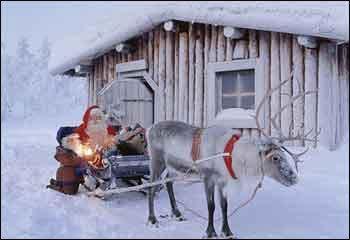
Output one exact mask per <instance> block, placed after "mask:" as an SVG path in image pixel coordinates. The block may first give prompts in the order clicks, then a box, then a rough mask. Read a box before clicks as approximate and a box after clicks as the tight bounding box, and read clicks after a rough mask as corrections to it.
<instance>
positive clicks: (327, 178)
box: [1, 118, 349, 238]
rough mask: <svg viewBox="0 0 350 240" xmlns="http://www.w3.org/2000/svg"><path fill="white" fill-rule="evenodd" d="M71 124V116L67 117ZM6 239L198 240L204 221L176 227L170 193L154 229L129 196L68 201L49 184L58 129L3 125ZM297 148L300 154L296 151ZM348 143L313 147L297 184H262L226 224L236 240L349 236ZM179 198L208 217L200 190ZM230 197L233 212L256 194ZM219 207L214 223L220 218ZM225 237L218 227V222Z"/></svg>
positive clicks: (159, 202) (142, 204) (159, 200)
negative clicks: (331, 148)
mask: <svg viewBox="0 0 350 240" xmlns="http://www.w3.org/2000/svg"><path fill="white" fill-rule="evenodd" d="M67 120H68V118H67ZM2 128H3V129H2V130H3V131H2V132H1V134H2V135H1V138H2V141H1V150H2V151H1V237H2V238H200V237H202V236H203V234H204V231H205V228H206V225H207V223H206V221H204V220H203V219H200V218H198V217H197V216H196V215H194V214H193V213H191V212H190V211H188V210H185V209H184V207H183V206H182V205H180V206H179V207H180V210H181V211H182V212H183V213H184V215H185V217H186V218H187V221H184V222H175V221H173V220H171V219H170V218H169V217H167V215H169V214H170V204H169V199H168V196H167V194H166V192H165V191H162V192H160V194H159V195H158V196H157V197H156V200H155V207H156V214H157V216H159V215H163V216H164V218H161V217H159V220H160V227H159V228H156V229H155V228H149V227H147V226H146V220H147V211H148V207H147V198H146V197H145V196H144V195H142V194H140V193H134V192H132V193H125V194H120V195H117V196H115V197H114V198H113V199H112V200H110V201H101V200H99V199H96V198H89V197H87V196H85V195H84V194H83V192H82V191H81V192H80V193H79V194H78V195H76V196H67V195H64V194H61V193H58V192H55V191H52V190H49V189H46V188H45V186H46V184H47V183H48V180H49V179H50V177H53V176H54V174H55V171H56V168H57V166H58V164H57V162H56V161H55V160H54V158H53V154H54V151H55V146H56V140H55V134H56V130H57V128H56V123H55V122H53V123H52V124H51V125H46V126H40V127H39V126H38V127H35V128H31V129H28V128H26V129H22V128H18V126H13V127H11V126H9V125H7V126H6V128H5V127H4V126H3V125H2ZM296 150H300V149H296ZM348 156H349V143H347V144H345V145H342V147H341V148H340V149H339V150H337V151H334V152H330V151H327V150H326V149H324V148H318V149H312V150H310V152H308V153H307V154H306V155H305V157H304V158H303V159H304V160H305V162H304V163H303V164H302V165H301V166H300V171H301V172H300V182H299V183H298V184H297V185H295V186H293V187H291V188H286V187H283V186H281V185H279V184H278V183H276V182H274V181H273V180H270V179H268V178H266V179H265V181H264V184H263V188H262V189H261V190H260V191H259V192H258V194H257V196H256V198H255V200H254V201H253V202H252V203H251V204H249V205H248V206H247V207H245V208H243V209H241V210H240V211H239V212H238V213H237V214H236V215H234V216H233V217H231V218H230V219H229V222H230V225H231V228H232V230H233V232H234V233H236V234H237V236H238V237H239V238H347V237H348V236H349V157H348ZM174 189H175V194H176V197H177V200H179V201H181V202H184V203H185V204H186V206H187V207H189V208H191V209H192V210H194V211H196V212H198V213H199V214H201V215H203V216H206V215H207V207H206V202H205V195H204V190H203V186H202V184H200V183H197V184H192V185H183V184H175V186H174ZM251 190H252V189H251V188H247V189H246V191H245V192H244V193H243V194H241V195H240V196H239V197H238V196H237V195H233V194H234V191H233V190H232V189H231V190H230V191H229V210H230V211H232V210H233V209H234V208H235V207H236V206H237V205H238V204H239V203H240V202H241V201H243V200H245V199H246V197H247V196H248V195H249V194H250V193H251ZM219 209H220V208H219V205H218V206H217V210H216V212H215V218H218V217H220V216H221V215H220V210H219ZM215 225H216V229H217V232H218V233H219V232H220V229H221V223H220V221H218V222H216V223H215Z"/></svg>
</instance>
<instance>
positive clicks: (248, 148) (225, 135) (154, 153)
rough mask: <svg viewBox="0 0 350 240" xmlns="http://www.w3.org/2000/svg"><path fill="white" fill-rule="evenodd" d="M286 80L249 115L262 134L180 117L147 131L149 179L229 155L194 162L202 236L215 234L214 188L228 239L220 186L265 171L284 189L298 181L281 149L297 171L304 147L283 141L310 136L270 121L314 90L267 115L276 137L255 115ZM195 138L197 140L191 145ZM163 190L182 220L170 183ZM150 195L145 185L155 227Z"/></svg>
mask: <svg viewBox="0 0 350 240" xmlns="http://www.w3.org/2000/svg"><path fill="white" fill-rule="evenodd" d="M290 80H291V79H289V80H286V81H284V82H281V83H280V84H279V85H278V86H276V87H275V88H273V89H271V90H270V91H268V92H267V93H266V94H265V96H264V97H263V99H262V100H261V102H260V103H259V104H258V107H257V110H256V114H255V116H254V117H255V120H256V125H257V129H258V130H259V131H260V132H261V136H262V137H261V138H256V139H253V140H249V139H247V138H245V137H241V136H240V132H239V131H237V130H235V129H231V128H228V127H223V126H218V125H214V126H211V127H208V128H198V127H195V126H192V125H189V124H186V123H184V122H180V121H162V122H159V123H157V124H155V125H153V126H151V127H150V128H149V129H148V130H147V134H146V137H147V142H148V152H149V155H150V158H151V162H150V171H151V178H150V180H151V181H152V182H154V181H157V180H159V179H160V178H161V175H162V173H163V171H164V170H165V169H167V174H166V176H167V177H172V176H173V175H176V174H178V173H181V172H182V173H186V172H188V170H189V169H193V164H194V163H195V161H196V159H198V158H206V157H210V156H213V155H216V154H218V153H222V152H228V153H229V155H230V156H229V157H219V158H215V159H212V160H210V161H205V162H201V163H200V164H196V168H195V172H196V173H198V174H199V175H200V176H201V178H202V179H203V181H204V188H205V194H206V199H207V206H208V225H207V229H206V237H208V238H212V237H216V236H217V234H216V232H215V229H214V224H213V214H214V210H215V203H214V192H215V187H217V188H218V191H219V196H220V206H221V212H222V229H221V236H223V237H233V234H232V232H231V230H230V227H229V224H228V220H227V196H226V193H225V191H224V188H225V186H227V184H228V183H229V182H230V181H233V182H234V183H237V184H239V183H242V182H243V181H245V179H247V178H253V177H259V176H262V175H263V176H264V175H265V176H268V177H270V178H272V179H274V180H276V181H277V182H279V183H280V184H282V185H284V186H287V187H289V186H292V185H294V184H296V183H297V182H298V176H297V173H296V172H295V171H294V170H293V167H292V166H291V165H290V164H289V163H288V160H287V156H286V153H287V154H289V155H290V156H291V157H292V158H293V160H294V161H295V165H296V170H297V163H298V162H299V161H300V160H299V157H300V156H301V155H303V154H305V153H306V152H307V150H308V149H306V150H305V151H303V152H302V153H299V154H295V153H292V152H291V151H290V150H288V149H287V148H286V147H285V146H284V145H283V144H284V143H285V142H287V141H291V140H296V139H304V140H306V141H314V139H308V138H307V135H308V134H310V133H311V131H310V132H309V133H308V134H306V135H302V134H301V133H300V132H299V133H298V134H297V135H294V136H293V135H292V131H291V130H290V131H289V136H287V137H285V136H284V135H283V134H282V132H281V131H280V129H279V128H278V125H277V124H276V120H275V119H276V116H277V115H278V114H280V113H281V112H282V111H283V110H284V109H285V108H286V106H287V105H291V104H292V102H293V101H295V100H296V99H298V98H300V97H302V96H305V95H308V94H311V93H314V92H315V91H309V92H302V93H299V94H298V95H296V96H294V97H291V99H290V102H289V103H287V104H286V106H283V107H282V108H281V110H280V112H279V113H276V115H274V116H272V117H271V123H272V126H273V127H275V128H276V129H278V130H279V136H278V137H271V136H269V135H268V134H267V133H266V132H265V131H264V129H263V128H261V126H260V123H259V114H260V111H261V109H262V106H263V104H264V102H265V101H266V100H267V99H268V98H269V97H270V96H271V94H272V93H273V92H274V91H275V90H277V89H278V88H281V86H282V85H283V84H285V83H286V82H288V81H290ZM290 129H291V128H290ZM196 142H197V144H194V143H196ZM196 146H197V147H196ZM194 148H195V149H194ZM166 189H167V192H168V195H169V199H170V205H171V211H172V215H173V216H175V218H176V219H177V220H179V221H182V220H184V218H183V216H182V214H181V212H180V211H179V209H178V207H177V204H176V200H175V195H174V190H173V183H172V182H167V183H166ZM154 193H155V188H154V187H150V188H149V192H148V207H149V216H148V224H152V225H158V221H157V218H156V216H155V212H154Z"/></svg>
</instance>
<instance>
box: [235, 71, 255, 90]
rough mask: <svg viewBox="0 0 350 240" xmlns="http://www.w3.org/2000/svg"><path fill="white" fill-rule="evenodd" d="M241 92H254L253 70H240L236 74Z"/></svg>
mask: <svg viewBox="0 0 350 240" xmlns="http://www.w3.org/2000/svg"><path fill="white" fill-rule="evenodd" d="M238 74H239V77H238V79H239V80H240V84H239V85H240V86H241V89H240V91H241V92H254V70H242V71H239V72H238Z"/></svg>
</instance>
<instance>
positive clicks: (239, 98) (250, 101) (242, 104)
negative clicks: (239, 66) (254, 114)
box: [216, 69, 255, 110]
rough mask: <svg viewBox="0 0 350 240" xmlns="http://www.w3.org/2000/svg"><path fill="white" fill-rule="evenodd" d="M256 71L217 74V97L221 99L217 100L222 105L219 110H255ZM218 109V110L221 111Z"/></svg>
mask: <svg viewBox="0 0 350 240" xmlns="http://www.w3.org/2000/svg"><path fill="white" fill-rule="evenodd" d="M254 74H255V73H254V70H253V69H248V70H240V71H227V72H219V73H218V74H217V81H221V83H217V85H218V86H221V88H219V87H217V91H218V92H217V93H216V96H217V97H218V98H221V99H217V102H218V103H219V104H220V106H218V108H219V109H220V110H221V109H228V108H242V109H253V110H254V105H255V83H254V82H255V81H254ZM219 109H217V110H219Z"/></svg>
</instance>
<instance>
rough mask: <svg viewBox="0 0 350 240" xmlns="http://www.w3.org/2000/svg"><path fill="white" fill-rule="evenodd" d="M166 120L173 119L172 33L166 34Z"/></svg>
mask: <svg viewBox="0 0 350 240" xmlns="http://www.w3.org/2000/svg"><path fill="white" fill-rule="evenodd" d="M165 94H166V101H165V106H166V115H165V119H166V120H173V119H174V33H173V32H170V31H167V32H166V91H165Z"/></svg>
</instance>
